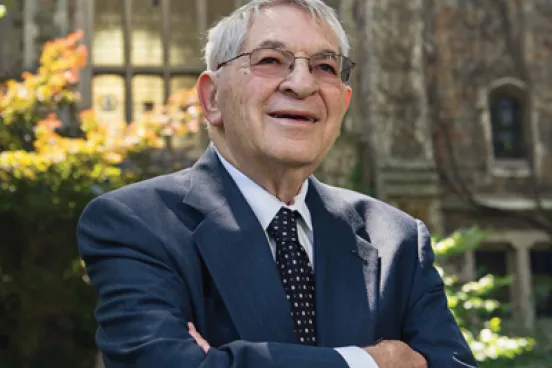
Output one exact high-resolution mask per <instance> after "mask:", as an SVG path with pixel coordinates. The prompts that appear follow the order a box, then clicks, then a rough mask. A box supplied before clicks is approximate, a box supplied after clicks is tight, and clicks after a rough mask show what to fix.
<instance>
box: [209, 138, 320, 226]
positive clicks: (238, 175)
mask: <svg viewBox="0 0 552 368" xmlns="http://www.w3.org/2000/svg"><path fill="white" fill-rule="evenodd" d="M213 147H214V145H213ZM214 148H215V152H216V153H217V156H218V157H219V159H220V161H221V162H222V165H223V166H224V168H225V169H226V171H228V173H229V174H230V176H231V177H232V179H233V180H234V182H235V183H236V185H237V186H238V188H239V189H240V191H241V193H242V194H243V196H244V197H245V200H246V201H247V203H248V204H249V206H250V207H251V209H252V210H253V212H254V213H255V216H257V219H258V220H259V222H260V224H261V226H262V227H263V229H264V230H266V229H267V228H268V225H270V222H271V221H272V219H273V218H274V216H276V214H277V213H278V211H279V210H280V208H281V207H286V208H289V209H290V210H292V211H297V212H299V214H300V215H301V217H302V219H303V221H304V222H305V224H306V225H307V227H308V228H309V230H310V231H312V219H311V215H310V211H309V209H308V207H307V203H306V202H305V198H306V197H307V191H308V185H309V182H308V180H305V181H304V182H303V184H302V185H301V189H300V190H299V193H298V194H297V196H295V198H294V199H293V204H292V205H288V204H286V203H284V202H282V201H281V200H279V199H278V198H277V197H275V196H274V195H272V194H271V193H269V192H268V191H267V190H266V189H264V188H263V187H261V186H260V185H259V184H257V183H255V182H254V181H253V180H251V179H250V178H249V177H247V176H246V175H245V174H243V173H242V172H241V171H239V170H238V169H237V168H236V167H235V166H233V165H232V164H231V163H230V162H228V161H227V160H226V159H225V158H224V157H222V155H221V154H220V152H219V151H218V150H217V149H216V147H214Z"/></svg>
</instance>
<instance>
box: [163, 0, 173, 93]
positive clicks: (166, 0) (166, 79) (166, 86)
mask: <svg viewBox="0 0 552 368" xmlns="http://www.w3.org/2000/svg"><path fill="white" fill-rule="evenodd" d="M161 5H162V7H163V8H162V9H161V19H162V24H163V100H164V101H165V102H167V101H168V99H169V95H170V93H171V90H170V83H171V71H170V55H169V52H170V45H171V18H170V17H171V0H163V2H162V3H161Z"/></svg>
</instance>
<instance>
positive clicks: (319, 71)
mask: <svg viewBox="0 0 552 368" xmlns="http://www.w3.org/2000/svg"><path fill="white" fill-rule="evenodd" d="M243 56H249V68H250V69H251V72H253V74H255V75H257V76H259V77H264V78H285V77H287V76H288V75H289V74H290V73H291V71H292V70H293V68H294V67H295V60H296V59H305V60H307V61H308V63H309V70H310V72H311V73H312V75H313V76H314V78H316V79H317V80H319V81H322V82H328V83H336V82H340V81H341V82H343V83H347V82H348V81H349V78H350V77H351V71H352V70H353V68H354V67H355V65H356V64H355V63H354V62H353V61H352V60H351V59H349V58H347V57H345V56H343V55H338V54H335V53H332V52H321V53H317V54H314V55H312V56H311V57H305V56H295V55H294V54H293V53H292V52H291V51H288V50H284V49H278V48H259V49H255V50H253V51H251V52H244V53H243V54H239V55H237V56H235V57H233V58H232V59H229V60H226V61H224V62H222V63H220V64H219V65H218V66H217V70H218V69H220V68H222V67H223V66H224V65H226V64H228V63H230V62H231V61H234V60H236V59H238V58H241V57H243Z"/></svg>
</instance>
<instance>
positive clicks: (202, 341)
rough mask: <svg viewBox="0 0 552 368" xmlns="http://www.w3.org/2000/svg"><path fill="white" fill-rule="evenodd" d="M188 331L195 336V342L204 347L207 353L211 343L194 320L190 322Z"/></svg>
mask: <svg viewBox="0 0 552 368" xmlns="http://www.w3.org/2000/svg"><path fill="white" fill-rule="evenodd" d="M188 332H189V333H190V335H191V336H192V337H193V338H194V340H195V342H196V343H197V344H198V345H199V347H200V348H202V349H203V351H204V352H205V354H207V352H208V351H209V349H210V348H211V345H209V343H208V342H207V340H205V339H204V338H203V336H201V335H200V334H199V332H197V330H196V328H195V326H194V324H193V323H192V322H188Z"/></svg>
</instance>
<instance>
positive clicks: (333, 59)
mask: <svg viewBox="0 0 552 368" xmlns="http://www.w3.org/2000/svg"><path fill="white" fill-rule="evenodd" d="M310 62H311V68H312V74H313V75H314V77H315V78H317V79H320V80H323V81H328V82H339V81H340V79H341V76H340V74H341V70H342V58H341V56H339V55H336V54H331V53H325V54H315V55H313V56H312V57H311V61H310Z"/></svg>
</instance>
